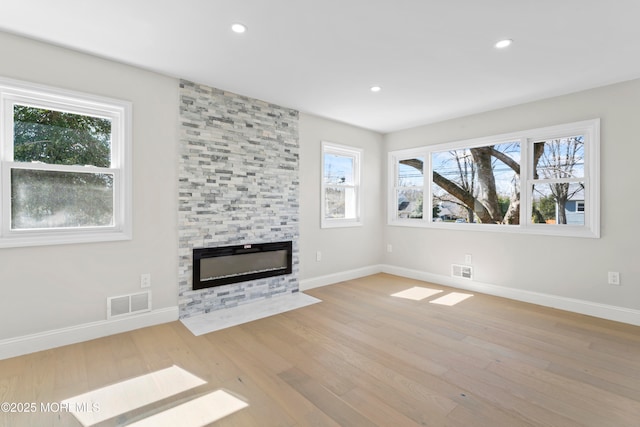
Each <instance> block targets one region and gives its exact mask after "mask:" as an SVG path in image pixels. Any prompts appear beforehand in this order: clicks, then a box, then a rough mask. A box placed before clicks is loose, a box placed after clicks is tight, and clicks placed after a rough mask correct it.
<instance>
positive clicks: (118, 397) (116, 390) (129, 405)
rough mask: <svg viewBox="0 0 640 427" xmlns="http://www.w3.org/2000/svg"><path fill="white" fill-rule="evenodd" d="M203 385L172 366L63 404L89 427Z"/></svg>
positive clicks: (202, 381)
mask: <svg viewBox="0 0 640 427" xmlns="http://www.w3.org/2000/svg"><path fill="white" fill-rule="evenodd" d="M202 384H206V381H204V380H202V379H200V378H198V377H196V376H195V375H193V374H191V373H189V372H187V371H185V370H184V369H182V368H180V367H178V366H175V365H174V366H171V367H170V368H166V369H162V370H159V371H156V372H151V373H149V374H146V375H142V376H139V377H135V378H132V379H129V380H125V381H121V382H119V383H116V384H112V385H109V386H106V387H102V388H99V389H96V390H93V391H90V392H87V393H83V394H80V395H78V396H74V397H71V398H69V399H66V400H63V401H62V404H65V405H68V407H69V408H70V411H69V412H71V413H72V414H73V415H74V416H75V417H76V419H77V420H78V421H80V423H82V425H83V426H90V425H93V424H97V423H99V422H102V421H105V420H108V419H109V418H113V417H115V416H117V415H120V414H124V413H126V412H129V411H132V410H134V409H137V408H141V407H143V406H145V405H148V404H151V403H153V402H157V401H159V400H162V399H165V398H167V397H170V396H173V395H176V394H178V393H182V392H183V391H186V390H189V389H192V388H195V387H198V386H200V385H202ZM176 425H178V424H176Z"/></svg>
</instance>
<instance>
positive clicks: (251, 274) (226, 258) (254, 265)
mask: <svg viewBox="0 0 640 427" xmlns="http://www.w3.org/2000/svg"><path fill="white" fill-rule="evenodd" d="M291 272H292V242H275V243H256V244H251V245H235V246H221V247H217V248H194V249H193V289H194V290H196V289H204V288H210V287H213V286H221V285H228V284H230V283H238V282H245V281H248V280H256V279H262V278H265V277H273V276H281V275H284V274H291Z"/></svg>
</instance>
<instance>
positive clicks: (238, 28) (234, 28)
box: [231, 23, 247, 34]
mask: <svg viewBox="0 0 640 427" xmlns="http://www.w3.org/2000/svg"><path fill="white" fill-rule="evenodd" d="M231 30H232V31H233V32H234V33H238V34H242V33H244V32H245V31H247V26H246V25H244V24H239V23H235V24H233V25H232V26H231Z"/></svg>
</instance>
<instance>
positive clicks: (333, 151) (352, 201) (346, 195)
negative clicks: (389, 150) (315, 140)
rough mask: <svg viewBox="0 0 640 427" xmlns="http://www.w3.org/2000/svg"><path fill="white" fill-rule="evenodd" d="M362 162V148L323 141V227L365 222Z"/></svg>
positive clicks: (355, 224) (354, 224) (346, 225)
mask: <svg viewBox="0 0 640 427" xmlns="http://www.w3.org/2000/svg"><path fill="white" fill-rule="evenodd" d="M361 164H362V150H361V149H359V148H353V147H347V146H344V145H338V144H333V143H330V142H322V181H321V182H322V184H321V185H322V191H321V194H322V196H321V198H322V200H321V227H322V228H330V227H352V226H359V225H362V220H361V213H360V197H361V189H360V168H361Z"/></svg>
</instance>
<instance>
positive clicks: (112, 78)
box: [0, 33, 178, 340]
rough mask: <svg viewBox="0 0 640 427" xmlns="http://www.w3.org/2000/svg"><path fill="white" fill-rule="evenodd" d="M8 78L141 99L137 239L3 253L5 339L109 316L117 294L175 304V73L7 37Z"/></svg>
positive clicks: (2, 68)
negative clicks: (144, 285)
mask: <svg viewBox="0 0 640 427" xmlns="http://www.w3.org/2000/svg"><path fill="white" fill-rule="evenodd" d="M0 57H1V58H2V60H0V75H2V76H3V77H7V78H12V79H18V80H24V81H29V82H33V83H38V84H45V85H50V86H55V87H59V88H63V89H70V90H74V91H81V92H87V93H90V94H96V95H102V96H107V97H112V98H118V99H123V100H128V101H131V102H132V103H133V197H134V202H133V240H131V241H124V242H111V243H91V244H76V245H57V246H42V247H27V248H15V249H13V248H9V249H0V325H2V327H1V328H0V340H1V339H6V338H11V337H18V336H24V335H28V334H34V333H38V332H43V331H49V330H56V329H61V328H67V327H73V326H77V325H82V324H87V323H91V322H96V321H102V320H105V319H106V299H107V297H109V296H116V295H122V294H129V293H133V292H138V291H140V274H142V273H151V280H152V286H151V290H152V292H153V297H152V298H153V308H154V309H160V308H166V307H175V305H176V296H177V293H178V285H177V283H178V280H177V270H178V263H177V247H176V241H177V212H178V208H177V197H176V194H177V181H178V179H177V162H176V156H177V150H178V147H177V138H176V136H177V132H178V130H177V122H178V120H177V103H178V83H177V80H176V79H173V78H169V77H165V76H161V75H159V74H155V73H151V72H148V71H144V70H141V69H139V68H134V67H129V66H126V65H123V64H119V63H115V62H112V61H107V60H103V59H99V58H96V57H93V56H89V55H85V54H81V53H78V52H73V51H70V50H67V49H63V48H59V47H55V46H51V45H48V44H43V43H39V42H35V41H32V40H27V39H24V38H20V37H16V36H12V35H7V34H4V33H0Z"/></svg>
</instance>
